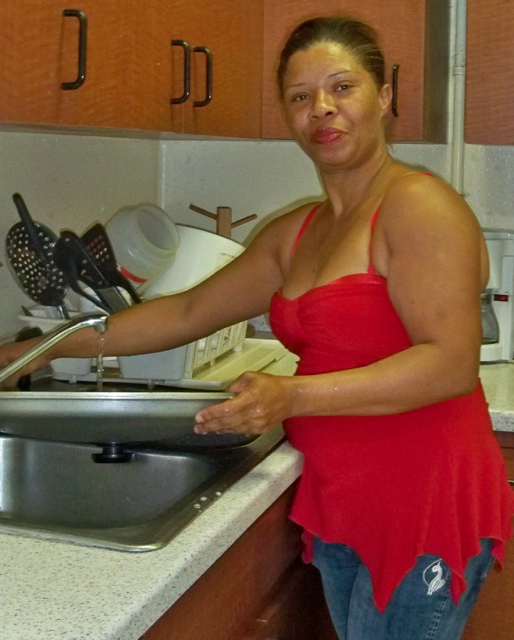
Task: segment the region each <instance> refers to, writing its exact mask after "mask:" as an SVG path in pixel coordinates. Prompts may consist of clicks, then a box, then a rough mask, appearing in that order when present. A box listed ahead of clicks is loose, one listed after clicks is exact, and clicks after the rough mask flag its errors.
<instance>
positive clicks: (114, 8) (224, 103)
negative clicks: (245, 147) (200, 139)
mask: <svg viewBox="0 0 514 640" xmlns="http://www.w3.org/2000/svg"><path fill="white" fill-rule="evenodd" d="M70 7H71V5H70V4H69V3H64V2H63V0H45V2H41V0H20V1H19V2H17V3H7V2H5V3H2V4H1V6H0V44H1V47H2V55H1V56H0V92H1V94H2V100H1V101H0V122H15V123H34V124H56V125H80V126H96V127H109V128H110V127H113V128H121V129H143V130H156V131H173V132H178V133H182V132H185V133H195V134H202V135H220V136H236V137H252V138H259V137H260V133H261V104H262V99H261V94H262V3H261V1H260V0H230V1H229V0H227V1H226V2H225V4H224V3H223V2H213V0H195V2H194V3H191V2H189V0H187V1H186V0H174V1H173V2H169V1H168V0H146V1H145V2H144V3H142V2H140V0H110V1H109V2H105V0H80V2H79V3H78V4H77V5H73V8H76V9H77V10H80V11H81V12H82V13H83V14H84V16H85V20H86V22H87V36H86V39H87V46H86V54H85V55H86V78H85V82H84V83H83V84H82V86H80V87H79V88H77V89H75V90H63V89H62V87H61V84H62V83H63V82H72V81H74V80H75V79H76V78H77V76H78V57H79V56H78V50H79V32H80V20H79V19H78V18H77V17H76V16H71V17H67V16H65V15H63V10H64V9H68V8H70ZM172 40H181V41H184V42H187V43H188V44H189V45H190V46H191V50H192V53H191V74H190V81H191V95H190V97H189V99H188V100H187V101H186V102H184V103H183V104H178V105H177V104H171V103H170V100H171V99H172V98H174V97H175V98H176V97H179V96H181V95H182V93H183V84H184V50H183V49H182V48H181V47H178V46H172ZM198 47H200V49H198ZM207 50H208V53H209V60H208V59H207V55H206V51H207ZM211 63H212V99H211V101H210V103H209V104H208V105H207V106H204V107H200V106H193V103H194V102H195V101H196V102H197V103H198V102H200V103H201V102H203V101H204V100H205V98H206V69H207V64H211Z"/></svg>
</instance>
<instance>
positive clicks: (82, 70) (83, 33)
mask: <svg viewBox="0 0 514 640" xmlns="http://www.w3.org/2000/svg"><path fill="white" fill-rule="evenodd" d="M62 15H63V16H64V17H65V18H77V19H78V21H79V60H78V75H77V78H76V79H75V80H74V81H73V82H63V83H61V89H63V90H64V91H66V90H73V89H78V88H79V87H81V86H82V85H83V84H84V81H85V79H86V52H87V18H86V14H85V13H84V12H83V11H79V10H78V9H64V10H63V12H62Z"/></svg>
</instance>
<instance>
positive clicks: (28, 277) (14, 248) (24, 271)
mask: <svg viewBox="0 0 514 640" xmlns="http://www.w3.org/2000/svg"><path fill="white" fill-rule="evenodd" d="M34 225H35V227H36V229H37V237H38V243H37V244H38V246H39V248H37V247H36V246H35V245H34V243H33V240H34V238H33V237H32V234H29V232H28V231H27V228H26V226H25V224H24V223H23V222H17V223H16V224H15V225H14V226H13V227H11V229H9V231H8V232H7V236H6V238H5V253H6V256H7V264H8V266H9V270H10V272H11V275H12V276H13V278H14V280H15V282H16V283H17V284H18V286H19V287H20V288H21V289H22V290H23V291H24V292H25V293H26V294H27V295H28V297H29V298H31V299H32V300H33V301H34V302H37V303H38V304H41V305H43V306H44V307H56V308H57V309H58V310H59V314H60V316H61V317H63V318H68V317H69V313H68V310H67V309H66V306H65V305H64V299H65V297H66V294H67V292H68V287H67V284H66V281H65V279H64V276H63V273H62V271H61V270H60V269H59V268H58V267H57V265H56V264H55V262H54V261H53V258H52V249H53V245H54V242H55V236H54V234H53V233H52V232H51V231H50V230H49V229H47V228H46V227H45V226H43V225H41V224H37V223H34ZM40 249H41V250H42V252H43V258H42V257H41V254H40Z"/></svg>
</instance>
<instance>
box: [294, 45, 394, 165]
mask: <svg viewBox="0 0 514 640" xmlns="http://www.w3.org/2000/svg"><path fill="white" fill-rule="evenodd" d="M283 100H284V107H285V113H286V119H287V122H288V124H289V127H290V129H291V131H292V133H293V135H294V137H295V138H296V140H297V141H298V143H299V144H300V146H301V147H302V149H303V150H304V151H305V152H306V153H307V155H308V156H309V157H310V158H311V159H312V160H313V161H314V162H315V163H316V164H317V165H318V166H319V167H320V169H322V170H323V169H324V168H325V169H327V170H328V169H331V168H332V169H336V168H352V167H356V166H359V165H361V164H363V163H364V162H365V161H366V159H367V158H369V157H371V156H372V155H373V153H374V152H375V151H376V150H378V149H380V148H382V146H385V136H384V126H383V118H384V115H385V113H386V112H387V109H388V106H389V102H390V87H389V85H384V87H382V88H381V89H378V88H377V86H376V84H375V82H374V79H373V76H372V75H371V74H370V73H369V72H368V71H367V70H366V69H365V68H364V67H363V66H362V65H361V64H360V62H359V61H358V60H357V58H356V57H355V56H354V55H353V54H352V53H351V52H350V51H349V50H348V49H345V48H344V47H343V46H341V45H339V44H337V43H333V42H321V43H317V44H314V45H312V46H310V47H309V48H308V49H305V50H302V51H297V52H296V53H295V54H293V55H292V56H291V58H290V60H289V63H288V66H287V70H286V73H285V76H284V83H283Z"/></svg>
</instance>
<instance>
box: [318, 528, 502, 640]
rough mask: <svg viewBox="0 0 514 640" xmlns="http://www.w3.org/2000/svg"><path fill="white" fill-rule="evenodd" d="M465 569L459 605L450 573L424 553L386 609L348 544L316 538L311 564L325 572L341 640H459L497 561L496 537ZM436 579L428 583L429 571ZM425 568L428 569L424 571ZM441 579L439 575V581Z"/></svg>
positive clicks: (485, 543)
mask: <svg viewBox="0 0 514 640" xmlns="http://www.w3.org/2000/svg"><path fill="white" fill-rule="evenodd" d="M481 544H482V551H481V553H479V554H478V555H477V556H475V557H474V558H471V560H470V561H469V564H468V567H467V568H466V582H467V589H466V591H465V592H464V593H463V595H462V596H461V598H460V600H459V604H458V605H457V606H456V605H455V603H454V601H453V599H452V597H451V595H450V581H451V572H450V570H449V568H448V566H447V565H446V563H445V562H444V561H443V560H441V559H440V558H438V557H437V556H432V555H424V556H422V557H420V558H418V562H417V564H416V566H415V567H414V568H413V569H412V571H410V572H409V573H408V574H407V575H406V576H405V578H404V579H403V580H402V582H401V583H400V584H399V585H398V587H397V588H396V590H395V592H394V593H393V596H392V598H391V600H390V602H389V604H388V606H387V608H386V610H385V612H384V613H380V611H379V610H378V609H377V608H376V607H375V604H374V602H373V597H372V596H373V590H372V586H371V580H370V575H369V572H368V570H367V568H366V567H365V566H364V565H363V564H362V562H361V561H360V558H359V556H358V555H357V554H356V553H355V551H353V550H352V549H351V548H350V547H348V546H346V545H344V544H328V543H325V542H323V541H322V540H320V539H319V538H314V560H313V564H314V566H315V567H317V568H318V570H319V571H320V573H321V579H322V583H323V590H324V593H325V598H326V601H327V604H328V608H329V610H330V616H331V618H332V622H333V624H334V627H335V630H336V631H337V635H338V637H339V639H340V640H458V639H459V638H460V637H461V635H462V632H463V629H464V626H465V624H466V620H467V619H468V616H469V614H470V612H471V608H472V607H473V605H474V603H475V600H476V598H477V596H478V592H479V591H480V587H481V586H482V583H483V581H484V580H485V577H486V575H487V573H488V572H489V569H490V568H491V566H492V564H493V557H492V555H491V550H492V540H489V539H486V540H482V543H481ZM427 569H428V571H430V576H434V578H433V580H431V581H430V582H427V579H426V576H427V573H426V571H427ZM424 572H425V573H424ZM438 578H440V580H438Z"/></svg>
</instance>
